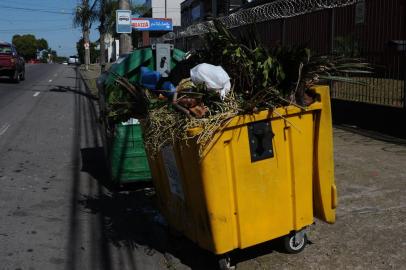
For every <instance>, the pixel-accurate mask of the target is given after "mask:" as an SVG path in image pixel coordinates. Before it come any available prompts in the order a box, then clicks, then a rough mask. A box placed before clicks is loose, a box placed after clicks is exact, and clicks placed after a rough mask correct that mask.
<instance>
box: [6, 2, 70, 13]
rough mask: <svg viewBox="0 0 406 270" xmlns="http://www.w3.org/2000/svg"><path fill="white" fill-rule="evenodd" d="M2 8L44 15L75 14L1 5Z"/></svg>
mask: <svg viewBox="0 0 406 270" xmlns="http://www.w3.org/2000/svg"><path fill="white" fill-rule="evenodd" d="M0 8H5V9H13V10H21V11H31V12H32V11H34V12H43V13H51V14H60V15H72V14H73V12H65V11H52V10H46V9H36V8H24V7H13V6H7V5H1V4H0Z"/></svg>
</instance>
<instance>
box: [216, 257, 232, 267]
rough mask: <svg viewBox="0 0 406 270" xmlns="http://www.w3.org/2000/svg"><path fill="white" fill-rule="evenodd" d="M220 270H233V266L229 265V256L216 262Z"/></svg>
mask: <svg viewBox="0 0 406 270" xmlns="http://www.w3.org/2000/svg"><path fill="white" fill-rule="evenodd" d="M218 263H219V269H220V270H235V266H234V265H232V264H231V258H230V256H224V257H222V258H220V259H219V260H218Z"/></svg>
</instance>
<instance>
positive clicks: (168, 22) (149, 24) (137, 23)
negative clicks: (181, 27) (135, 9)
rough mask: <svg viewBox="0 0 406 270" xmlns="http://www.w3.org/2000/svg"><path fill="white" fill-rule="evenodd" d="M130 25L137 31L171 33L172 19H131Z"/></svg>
mask: <svg viewBox="0 0 406 270" xmlns="http://www.w3.org/2000/svg"><path fill="white" fill-rule="evenodd" d="M131 24H132V28H133V29H135V30H138V31H173V24H172V19H157V18H132V20H131Z"/></svg>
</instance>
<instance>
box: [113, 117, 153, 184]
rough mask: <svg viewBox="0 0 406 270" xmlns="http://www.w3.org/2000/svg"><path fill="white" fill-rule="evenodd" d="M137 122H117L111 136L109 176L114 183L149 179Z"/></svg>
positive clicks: (149, 173) (149, 172) (146, 180)
mask: <svg viewBox="0 0 406 270" xmlns="http://www.w3.org/2000/svg"><path fill="white" fill-rule="evenodd" d="M137 122H138V121H136V120H130V121H129V122H126V123H121V124H117V125H116V127H115V132H114V136H113V138H111V140H112V141H111V148H110V151H109V154H110V166H111V176H112V180H113V182H114V183H116V184H126V183H133V182H148V181H151V171H150V169H149V165H148V159H147V155H146V152H145V148H144V143H143V140H142V131H141V126H140V125H139V123H137Z"/></svg>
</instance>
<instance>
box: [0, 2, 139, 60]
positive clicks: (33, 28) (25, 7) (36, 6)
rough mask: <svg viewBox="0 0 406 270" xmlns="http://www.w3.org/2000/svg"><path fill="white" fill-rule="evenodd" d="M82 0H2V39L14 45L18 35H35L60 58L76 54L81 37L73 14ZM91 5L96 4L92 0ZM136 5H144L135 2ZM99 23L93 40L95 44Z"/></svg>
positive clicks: (0, 4)
mask: <svg viewBox="0 0 406 270" xmlns="http://www.w3.org/2000/svg"><path fill="white" fill-rule="evenodd" d="M80 2H81V1H79V0H0V40H2V41H7V42H11V39H12V38H13V35H15V34H20V35H23V34H33V35H35V37H36V38H37V39H38V38H45V39H46V40H47V41H48V45H49V47H51V48H52V49H53V50H56V51H57V53H58V55H60V56H70V55H75V54H76V42H77V41H78V40H79V39H80V38H81V36H82V33H81V30H80V29H79V28H74V27H73V24H72V18H73V15H72V12H73V11H74V9H75V7H76V5H77V4H78V3H80ZM90 2H93V1H92V0H90ZM133 2H134V3H137V4H139V3H141V2H144V1H143V0H133ZM96 27H97V23H95V24H94V25H93V27H92V28H93V29H92V30H91V35H90V39H91V41H96V40H97V39H98V38H99V37H98V31H97V29H96Z"/></svg>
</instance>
